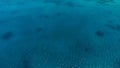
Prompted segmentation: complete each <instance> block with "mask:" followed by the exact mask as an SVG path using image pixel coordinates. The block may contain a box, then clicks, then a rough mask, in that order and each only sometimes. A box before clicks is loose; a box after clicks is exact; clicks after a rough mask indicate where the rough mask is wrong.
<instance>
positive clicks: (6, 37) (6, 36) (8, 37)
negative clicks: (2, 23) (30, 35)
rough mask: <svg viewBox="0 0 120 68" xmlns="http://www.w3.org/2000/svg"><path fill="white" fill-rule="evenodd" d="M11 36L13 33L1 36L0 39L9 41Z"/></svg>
mask: <svg viewBox="0 0 120 68" xmlns="http://www.w3.org/2000/svg"><path fill="white" fill-rule="evenodd" d="M12 36H13V32H6V33H4V34H3V35H2V36H1V38H2V39H3V40H9V39H10V38H11V37H12Z"/></svg>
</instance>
